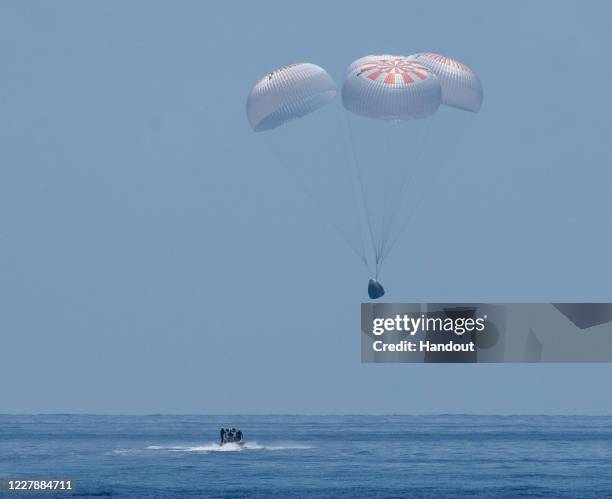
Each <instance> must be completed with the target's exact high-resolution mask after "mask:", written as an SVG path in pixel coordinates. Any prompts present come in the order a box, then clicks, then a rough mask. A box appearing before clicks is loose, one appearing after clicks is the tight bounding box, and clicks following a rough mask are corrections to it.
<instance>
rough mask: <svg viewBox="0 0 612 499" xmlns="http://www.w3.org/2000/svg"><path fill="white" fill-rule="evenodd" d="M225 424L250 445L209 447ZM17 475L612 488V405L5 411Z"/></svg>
mask: <svg viewBox="0 0 612 499" xmlns="http://www.w3.org/2000/svg"><path fill="white" fill-rule="evenodd" d="M221 425H225V426H228V425H231V426H234V427H236V428H241V429H242V430H243V432H244V434H245V437H246V440H247V445H246V447H245V448H242V449H240V448H239V447H238V446H229V447H223V448H221V447H219V445H218V434H219V427H220V426H221ZM17 477H18V478H30V479H32V478H47V479H52V478H53V479H72V480H74V482H75V490H74V493H73V494H72V495H74V496H79V497H105V496H109V497H148V498H152V497H219V498H223V497H258V498H259V497H261V498H274V497H283V498H284V497H351V498H354V497H444V496H448V497H496V498H498V497H521V496H524V497H592V498H602V497H612V417H549V416H89V415H87V416H86V415H37V416H12V415H4V416H0V478H17ZM6 496H7V497H9V496H12V497H27V496H28V495H27V494H24V493H20V494H16V493H12V494H10V495H9V494H6ZM67 496H68V494H58V495H57V497H67ZM35 497H54V496H53V495H52V494H50V493H39V494H36V495H35Z"/></svg>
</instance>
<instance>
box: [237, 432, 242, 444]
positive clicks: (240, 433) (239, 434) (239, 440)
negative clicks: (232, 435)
mask: <svg viewBox="0 0 612 499" xmlns="http://www.w3.org/2000/svg"><path fill="white" fill-rule="evenodd" d="M236 441H237V442H242V432H241V431H240V430H238V431H237V432H236Z"/></svg>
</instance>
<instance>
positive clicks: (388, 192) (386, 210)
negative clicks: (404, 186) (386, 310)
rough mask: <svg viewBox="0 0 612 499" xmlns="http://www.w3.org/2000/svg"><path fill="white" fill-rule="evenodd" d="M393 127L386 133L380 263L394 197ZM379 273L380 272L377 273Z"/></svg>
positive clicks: (379, 248)
mask: <svg viewBox="0 0 612 499" xmlns="http://www.w3.org/2000/svg"><path fill="white" fill-rule="evenodd" d="M391 125H392V126H391V127H389V128H390V129H391V130H390V131H389V133H385V142H386V144H385V179H384V183H383V193H384V194H383V195H384V199H383V207H384V208H383V216H382V220H381V225H380V234H378V241H377V249H376V261H377V262H378V263H382V251H383V240H384V233H385V226H386V225H387V219H388V217H389V200H390V198H391V197H392V196H391V187H392V186H391V178H392V175H391V166H392V165H391V163H392V162H393V161H392V158H391V154H390V150H391V143H392V141H391V135H392V133H393V131H394V130H393V129H395V128H396V127H397V123H396V122H394V123H392V124H391ZM377 273H378V272H377Z"/></svg>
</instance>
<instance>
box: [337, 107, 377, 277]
mask: <svg viewBox="0 0 612 499" xmlns="http://www.w3.org/2000/svg"><path fill="white" fill-rule="evenodd" d="M344 122H345V123H346V127H347V131H348V133H347V135H348V137H349V142H350V149H351V159H352V161H351V163H352V164H353V168H354V169H355V173H356V176H357V181H358V182H359V191H360V194H361V200H362V202H363V208H364V209H365V219H366V223H367V226H368V233H369V234H370V244H371V245H372V248H375V240H376V239H375V238H374V233H373V231H372V222H371V220H370V209H369V205H368V199H367V196H366V193H365V186H364V182H363V175H362V172H361V166H360V164H359V161H358V160H357V154H356V153H355V141H354V139H353V130H352V129H351V124H350V122H349V119H348V116H347V112H346V111H344ZM374 252H375V253H376V251H374ZM366 266H368V265H367V263H366ZM368 269H369V266H368ZM375 273H376V275H378V255H376V254H375Z"/></svg>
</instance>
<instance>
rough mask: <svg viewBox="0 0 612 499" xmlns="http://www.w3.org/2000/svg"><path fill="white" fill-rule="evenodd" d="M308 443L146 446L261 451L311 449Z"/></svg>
mask: <svg viewBox="0 0 612 499" xmlns="http://www.w3.org/2000/svg"><path fill="white" fill-rule="evenodd" d="M311 448H312V447H310V446H308V445H298V444H283V445H260V444H258V443H257V442H247V443H245V444H244V445H242V446H241V445H238V444H234V443H227V444H225V445H219V444H216V443H208V444H204V445H193V446H191V445H168V446H165V445H149V446H148V447H145V450H148V451H166V452H201V453H207V452H243V451H249V450H261V451H284V450H294V449H311Z"/></svg>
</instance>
